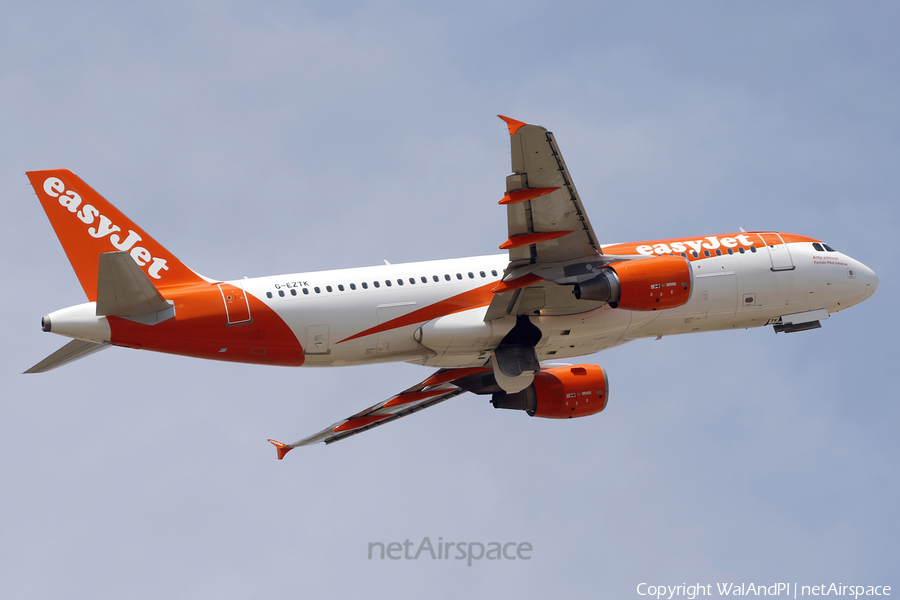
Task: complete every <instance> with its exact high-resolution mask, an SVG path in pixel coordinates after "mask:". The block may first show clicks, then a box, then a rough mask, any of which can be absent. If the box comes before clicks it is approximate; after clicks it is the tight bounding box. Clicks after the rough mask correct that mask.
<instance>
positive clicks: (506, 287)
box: [491, 273, 544, 294]
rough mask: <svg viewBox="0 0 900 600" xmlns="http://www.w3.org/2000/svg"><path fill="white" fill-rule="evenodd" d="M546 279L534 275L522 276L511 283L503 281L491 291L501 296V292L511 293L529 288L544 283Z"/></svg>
mask: <svg viewBox="0 0 900 600" xmlns="http://www.w3.org/2000/svg"><path fill="white" fill-rule="evenodd" d="M543 280H544V278H543V277H540V276H538V275H535V274H534V273H530V274H528V275H522V276H521V277H517V278H516V279H513V280H511V281H502V282H500V283H499V284H498V285H495V286H494V287H493V288H491V291H492V292H494V293H495V294H499V293H501V292H511V291H513V290H517V289H519V288H523V287H528V286H529V285H532V284H534V283H537V282H538V281H543Z"/></svg>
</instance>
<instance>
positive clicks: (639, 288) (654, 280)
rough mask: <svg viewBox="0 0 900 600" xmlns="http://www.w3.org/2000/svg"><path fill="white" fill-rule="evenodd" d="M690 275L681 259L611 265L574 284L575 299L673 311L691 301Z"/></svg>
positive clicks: (661, 257) (664, 258) (689, 268)
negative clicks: (590, 277) (672, 309)
mask: <svg viewBox="0 0 900 600" xmlns="http://www.w3.org/2000/svg"><path fill="white" fill-rule="evenodd" d="M693 283H694V272H693V269H691V263H690V262H689V261H688V260H687V259H686V258H684V257H682V256H657V257H654V258H644V259H638V260H629V261H624V262H616V263H611V264H609V265H608V266H606V267H604V268H603V269H601V270H600V272H599V273H598V274H597V275H596V276H595V277H593V278H592V279H588V280H587V281H583V282H581V283H577V284H575V290H574V294H575V297H576V298H578V299H579V300H595V301H597V302H606V303H607V304H609V305H610V306H611V307H612V308H624V309H626V310H639V311H646V310H662V309H665V308H677V307H679V306H684V305H685V304H687V302H688V300H690V299H691V290H692V288H693Z"/></svg>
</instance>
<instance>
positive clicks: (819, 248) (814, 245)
mask: <svg viewBox="0 0 900 600" xmlns="http://www.w3.org/2000/svg"><path fill="white" fill-rule="evenodd" d="M813 248H815V249H816V250H818V251H819V252H823V251H824V250H825V249H824V248H823V247H822V244H820V243H819V242H815V243H813Z"/></svg>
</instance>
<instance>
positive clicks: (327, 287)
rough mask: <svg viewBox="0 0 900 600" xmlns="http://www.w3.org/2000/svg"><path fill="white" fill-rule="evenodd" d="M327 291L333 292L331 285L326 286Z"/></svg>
mask: <svg viewBox="0 0 900 600" xmlns="http://www.w3.org/2000/svg"><path fill="white" fill-rule="evenodd" d="M325 289H326V290H328V291H329V292H331V291H333V290H332V289H331V286H330V285H326V286H325Z"/></svg>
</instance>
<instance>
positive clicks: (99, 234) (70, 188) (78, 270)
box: [27, 169, 206, 302]
mask: <svg viewBox="0 0 900 600" xmlns="http://www.w3.org/2000/svg"><path fill="white" fill-rule="evenodd" d="M27 175H28V179H29V180H30V181H31V186H32V187H33V188H34V191H35V193H36V194H37V197H38V199H39V200H40V201H41V205H42V206H43V207H44V212H46V213H47V217H48V218H49V219H50V224H51V225H53V230H54V231H55V232H56V236H57V237H58V238H59V242H60V243H61V244H62V247H63V250H65V252H66V256H68V257H69V262H70V263H72V268H73V269H75V275H77V276H78V281H79V282H81V287H82V288H84V293H85V294H87V297H88V300H89V301H91V302H94V301H96V300H97V267H98V261H99V259H98V257H99V255H100V254H104V253H106V252H116V251H123V252H128V253H129V254H130V255H131V258H133V259H134V262H136V263H137V264H138V265H139V266H140V267H141V269H143V270H144V272H145V273H146V274H147V276H148V277H150V279H151V280H152V281H153V284H154V285H155V286H156V287H157V288H159V289H160V290H164V289H165V288H168V287H174V286H183V285H188V284H192V283H201V282H203V281H206V280H205V279H204V278H203V277H201V276H200V275H198V274H197V273H194V272H193V271H191V270H190V269H189V268H187V266H185V265H184V263H182V262H181V261H180V260H178V259H177V258H175V256H174V255H173V254H172V253H171V252H169V251H168V250H166V249H165V248H164V247H163V246H162V244H160V243H159V242H157V241H156V240H154V239H153V238H152V237H150V236H149V235H147V233H146V232H144V230H143V229H141V228H140V227H138V226H137V225H135V224H134V223H133V222H132V221H131V219H129V218H128V217H126V216H125V215H123V214H122V213H121V212H119V211H118V210H117V209H116V207H115V206H113V205H112V204H111V203H109V202H108V201H107V200H106V199H105V198H103V196H101V195H100V194H98V193H97V192H95V191H94V190H93V189H92V188H91V187H90V186H89V185H88V184H86V183H85V182H84V181H82V180H81V179H80V178H79V177H78V176H77V175H75V174H74V173H72V172H71V171H69V170H66V169H53V170H50V171H30V172H28V173H27Z"/></svg>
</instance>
